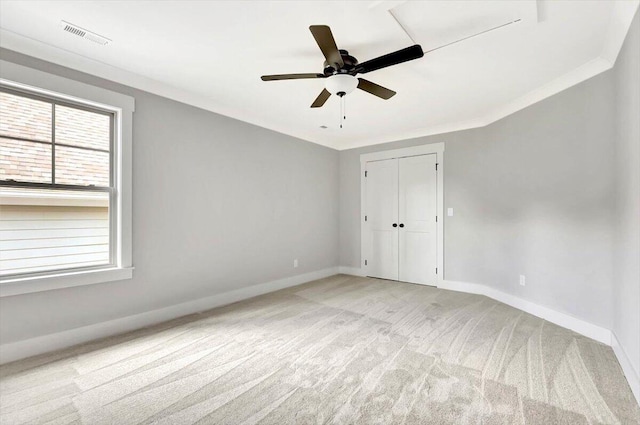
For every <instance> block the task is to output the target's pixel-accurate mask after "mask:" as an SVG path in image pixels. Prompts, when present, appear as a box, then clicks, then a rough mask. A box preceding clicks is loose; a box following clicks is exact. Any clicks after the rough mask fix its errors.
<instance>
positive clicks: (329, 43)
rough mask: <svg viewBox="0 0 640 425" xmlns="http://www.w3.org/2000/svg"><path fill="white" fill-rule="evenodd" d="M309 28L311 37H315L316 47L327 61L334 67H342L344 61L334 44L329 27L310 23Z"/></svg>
mask: <svg viewBox="0 0 640 425" xmlns="http://www.w3.org/2000/svg"><path fill="white" fill-rule="evenodd" d="M309 30H310V31H311V34H313V38H315V39H316V43H318V47H320V50H322V54H323V55H324V57H325V58H326V59H327V62H328V63H329V64H330V65H331V66H333V67H335V68H336V69H340V68H342V67H343V66H344V61H343V60H342V55H341V54H340V51H339V50H338V46H336V40H335V39H334V38H333V34H332V33H331V28H329V27H328V26H326V25H311V26H310V27H309Z"/></svg>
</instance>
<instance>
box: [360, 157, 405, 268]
mask: <svg viewBox="0 0 640 425" xmlns="http://www.w3.org/2000/svg"><path fill="white" fill-rule="evenodd" d="M366 170H367V178H366V179H365V182H366V185H367V188H366V190H367V191H366V199H367V206H366V213H365V214H366V215H367V221H366V223H367V224H368V234H369V237H370V240H369V250H370V251H369V253H368V255H367V256H366V257H365V258H367V266H366V271H367V275H368V276H372V277H379V278H382V279H391V280H398V227H393V224H394V223H395V224H396V225H397V224H398V160H397V159H389V160H384V161H374V162H368V163H367V168H366Z"/></svg>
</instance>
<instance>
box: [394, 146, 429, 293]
mask: <svg viewBox="0 0 640 425" xmlns="http://www.w3.org/2000/svg"><path fill="white" fill-rule="evenodd" d="M436 191H437V185H436V155H421V156H412V157H406V158H400V159H399V226H400V227H399V233H400V234H399V252H400V255H399V258H400V263H399V264H400V267H399V268H400V270H399V280H401V281H403V282H412V283H421V284H426V285H436V264H437V260H436V259H437V251H436V250H437V238H436V231H437V227H436V215H437V197H436Z"/></svg>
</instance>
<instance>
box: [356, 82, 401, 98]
mask: <svg viewBox="0 0 640 425" xmlns="http://www.w3.org/2000/svg"><path fill="white" fill-rule="evenodd" d="M358 88H359V89H360V90H364V91H366V92H367V93H371V94H372V95H374V96H378V97H380V98H382V99H384V100H387V99H391V98H392V97H393V96H395V95H396V92H394V91H393V90H389V89H388V88H386V87H382V86H379V85H378V84H376V83H372V82H371V81H369V80H365V79H364V78H358Z"/></svg>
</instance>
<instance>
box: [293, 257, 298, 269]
mask: <svg viewBox="0 0 640 425" xmlns="http://www.w3.org/2000/svg"><path fill="white" fill-rule="evenodd" d="M297 267H298V259H297V258H296V259H295V260H293V268H294V269H295V268H297Z"/></svg>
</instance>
